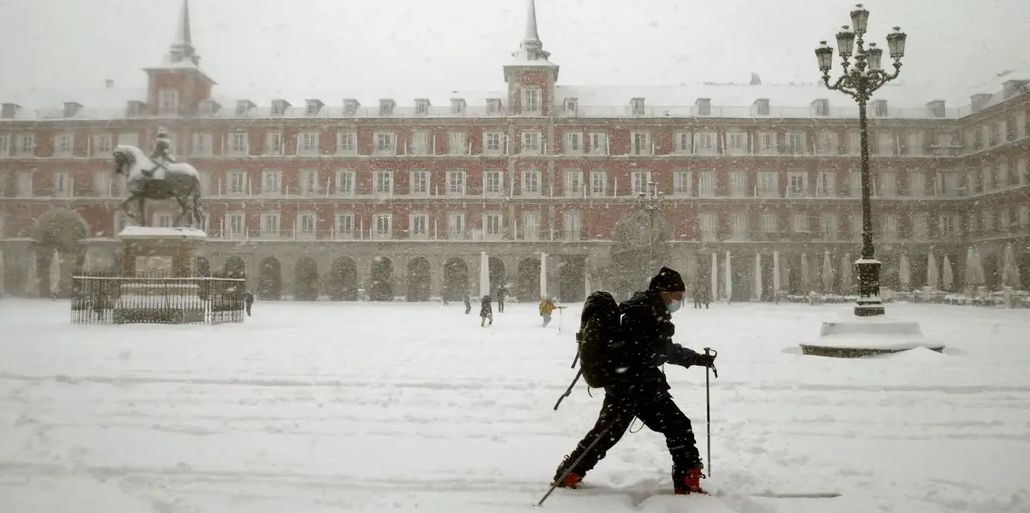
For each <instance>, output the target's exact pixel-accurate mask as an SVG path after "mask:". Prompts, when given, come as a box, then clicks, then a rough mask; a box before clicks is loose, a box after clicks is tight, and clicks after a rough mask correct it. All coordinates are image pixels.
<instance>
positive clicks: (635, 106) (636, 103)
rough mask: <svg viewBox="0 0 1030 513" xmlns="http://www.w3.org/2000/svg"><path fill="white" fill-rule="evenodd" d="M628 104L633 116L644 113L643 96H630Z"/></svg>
mask: <svg viewBox="0 0 1030 513" xmlns="http://www.w3.org/2000/svg"><path fill="white" fill-rule="evenodd" d="M629 106H630V110H631V112H632V114H633V115H634V116H643V115H644V99H643V98H630V100H629Z"/></svg>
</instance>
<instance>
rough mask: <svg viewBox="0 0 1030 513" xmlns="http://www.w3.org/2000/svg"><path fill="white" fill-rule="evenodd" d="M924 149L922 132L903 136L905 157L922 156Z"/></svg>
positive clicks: (924, 143)
mask: <svg viewBox="0 0 1030 513" xmlns="http://www.w3.org/2000/svg"><path fill="white" fill-rule="evenodd" d="M925 148H926V142H925V136H924V135H923V132H909V133H907V134H905V151H904V153H905V155H922V154H923V150H924V149H925Z"/></svg>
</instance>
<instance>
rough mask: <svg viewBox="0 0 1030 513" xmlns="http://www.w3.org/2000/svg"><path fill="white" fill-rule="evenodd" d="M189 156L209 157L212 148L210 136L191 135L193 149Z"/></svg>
mask: <svg viewBox="0 0 1030 513" xmlns="http://www.w3.org/2000/svg"><path fill="white" fill-rule="evenodd" d="M192 150H193V151H192V152H191V154H192V155H193V156H195V157H210V156H211V154H212V152H213V148H211V134H193V147H192Z"/></svg>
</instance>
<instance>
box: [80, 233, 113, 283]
mask: <svg viewBox="0 0 1030 513" xmlns="http://www.w3.org/2000/svg"><path fill="white" fill-rule="evenodd" d="M79 244H80V245H81V246H82V250H83V262H82V269H81V271H82V272H84V273H86V274H97V273H112V274H117V273H118V272H120V271H121V269H119V268H118V266H117V263H118V259H119V257H120V255H121V253H122V241H120V240H118V239H108V238H99V237H98V238H93V239H82V240H80V241H79Z"/></svg>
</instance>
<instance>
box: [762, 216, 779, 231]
mask: <svg viewBox="0 0 1030 513" xmlns="http://www.w3.org/2000/svg"><path fill="white" fill-rule="evenodd" d="M778 231H780V223H779V219H778V218H777V217H776V214H769V213H763V214H762V233H776V232H778Z"/></svg>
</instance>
